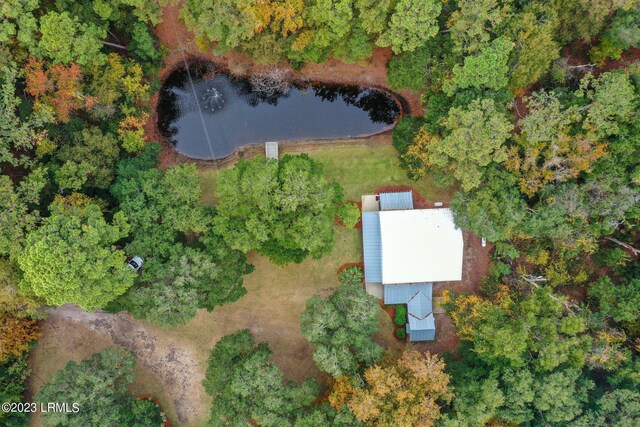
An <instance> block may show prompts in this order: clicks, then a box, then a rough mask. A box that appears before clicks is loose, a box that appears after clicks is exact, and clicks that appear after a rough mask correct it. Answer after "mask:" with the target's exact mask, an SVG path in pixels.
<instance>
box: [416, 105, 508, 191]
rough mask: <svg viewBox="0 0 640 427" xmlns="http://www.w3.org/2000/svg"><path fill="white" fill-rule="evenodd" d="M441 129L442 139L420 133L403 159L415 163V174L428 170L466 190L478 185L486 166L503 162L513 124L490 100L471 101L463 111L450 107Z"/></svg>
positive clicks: (461, 108)
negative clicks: (455, 181)
mask: <svg viewBox="0 0 640 427" xmlns="http://www.w3.org/2000/svg"><path fill="white" fill-rule="evenodd" d="M444 126H445V128H446V132H447V134H446V135H445V136H444V137H443V138H439V137H433V136H430V135H429V134H428V133H426V132H422V133H421V134H419V135H418V136H417V137H416V140H415V142H414V144H413V146H412V147H410V148H409V151H408V152H407V155H406V156H405V157H406V160H407V161H408V163H409V164H411V163H414V162H415V161H416V160H417V161H418V162H419V163H418V164H420V165H421V166H420V168H419V169H420V170H416V171H415V172H418V174H421V173H422V174H423V173H426V172H427V171H429V170H431V171H433V172H435V173H436V174H438V175H439V176H440V177H441V178H440V179H441V180H443V181H445V182H447V181H449V183H450V181H451V179H450V177H453V178H455V179H457V180H458V181H460V185H461V187H462V189H463V190H465V191H468V190H471V189H473V188H475V187H477V186H478V185H480V183H481V182H482V179H483V176H484V174H485V170H486V169H487V166H489V165H490V164H492V163H501V162H503V161H504V160H505V159H506V150H505V148H504V147H503V144H504V142H505V141H506V140H507V138H508V137H509V135H510V132H511V130H512V128H513V125H512V124H511V123H510V121H509V120H508V119H507V117H506V116H505V115H504V114H503V113H501V112H499V111H498V109H497V108H496V105H495V103H494V101H493V100H492V99H474V100H473V101H471V103H469V105H468V106H467V107H466V108H463V107H453V108H451V109H450V110H449V116H448V117H447V119H446V121H445V122H444Z"/></svg>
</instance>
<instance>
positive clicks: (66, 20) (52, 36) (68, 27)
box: [34, 11, 107, 65]
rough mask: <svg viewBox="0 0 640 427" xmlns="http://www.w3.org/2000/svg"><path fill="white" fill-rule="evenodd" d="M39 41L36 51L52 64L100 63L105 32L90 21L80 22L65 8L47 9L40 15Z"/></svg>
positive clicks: (101, 61)
mask: <svg viewBox="0 0 640 427" xmlns="http://www.w3.org/2000/svg"><path fill="white" fill-rule="evenodd" d="M40 33H41V37H40V41H39V43H38V48H37V51H36V52H34V53H35V54H36V55H37V56H39V57H41V58H47V59H50V60H52V61H53V63H54V64H70V63H71V62H77V63H78V64H80V65H89V64H92V63H98V64H101V63H103V62H104V60H105V55H104V54H103V53H101V52H100V50H101V48H102V40H104V39H105V38H106V36H107V31H106V30H105V29H104V28H101V27H99V26H96V25H95V24H92V23H80V22H79V21H78V19H77V18H74V17H72V16H71V15H69V13H67V12H62V13H58V12H54V11H51V12H48V13H47V14H46V15H44V16H42V18H40Z"/></svg>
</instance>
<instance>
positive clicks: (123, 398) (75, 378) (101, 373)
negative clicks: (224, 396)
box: [36, 347, 163, 427]
mask: <svg viewBox="0 0 640 427" xmlns="http://www.w3.org/2000/svg"><path fill="white" fill-rule="evenodd" d="M134 367H135V359H134V358H133V355H132V354H131V353H129V352H125V351H122V350H120V349H118V348H116V347H110V348H107V349H105V350H102V351H100V352H98V353H95V354H94V355H93V356H91V357H90V358H89V359H86V360H83V361H82V362H80V363H76V362H74V361H73V360H71V361H69V363H67V365H66V366H65V367H64V368H63V369H61V370H60V371H58V372H57V373H56V374H55V375H53V377H51V378H49V380H48V381H47V383H46V384H45V385H44V386H43V387H42V389H41V390H40V392H39V393H38V394H37V396H36V401H37V402H38V403H44V404H45V405H46V403H47V402H68V403H69V404H70V405H71V404H77V406H78V409H79V410H78V411H76V412H71V411H70V412H65V411H61V412H46V413H44V414H43V417H44V420H45V424H46V425H50V426H54V425H65V426H70V427H72V426H78V427H80V426H87V425H94V424H95V423H99V424H101V425H137V426H149V427H150V426H153V425H160V424H161V423H162V421H163V415H162V413H161V412H160V408H158V405H156V404H155V403H152V402H149V403H143V402H142V401H136V400H134V399H133V398H132V396H131V395H130V394H129V392H128V388H129V385H130V384H131V383H132V382H133V381H134V379H135V373H134Z"/></svg>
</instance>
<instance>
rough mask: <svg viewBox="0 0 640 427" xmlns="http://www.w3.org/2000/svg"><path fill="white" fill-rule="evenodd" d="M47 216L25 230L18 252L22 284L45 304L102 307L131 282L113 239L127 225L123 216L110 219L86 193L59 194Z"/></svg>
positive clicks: (124, 233)
mask: <svg viewBox="0 0 640 427" xmlns="http://www.w3.org/2000/svg"><path fill="white" fill-rule="evenodd" d="M50 210H51V216H49V217H48V218H46V219H44V221H43V224H42V226H41V227H40V228H38V229H36V230H35V231H32V232H31V233H29V235H28V236H27V239H26V243H25V248H24V250H23V251H22V252H21V253H20V254H19V255H18V259H17V260H18V265H19V266H20V269H21V271H22V273H23V277H22V281H21V282H20V289H21V290H22V291H23V292H26V293H30V294H34V295H36V296H37V297H40V298H42V299H43V300H44V301H45V302H46V303H47V304H49V305H62V304H67V303H74V304H77V305H78V306H80V307H82V308H84V309H85V310H94V309H96V308H99V307H102V306H104V305H105V304H107V303H108V302H109V301H111V300H113V299H114V298H115V297H117V296H118V295H120V294H122V293H124V292H125V291H126V290H127V289H128V288H129V287H131V285H132V284H133V277H134V275H133V273H132V272H131V270H130V269H129V268H128V267H127V266H126V264H125V255H124V252H122V251H121V250H118V249H115V247H114V246H113V245H114V244H115V242H117V241H118V240H120V239H121V238H123V237H125V236H126V235H127V233H128V231H129V226H128V224H127V222H126V221H127V220H126V217H125V216H124V215H123V214H122V213H116V214H115V215H114V219H113V224H108V223H107V222H106V221H105V219H104V216H103V215H102V212H101V211H100V208H99V207H98V205H96V204H95V202H93V201H92V200H91V199H89V198H87V197H86V196H82V195H78V194H74V195H71V196H69V197H67V198H63V197H59V196H58V197H57V198H56V200H55V201H54V203H53V204H52V205H51V207H50Z"/></svg>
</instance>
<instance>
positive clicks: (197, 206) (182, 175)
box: [111, 164, 210, 234]
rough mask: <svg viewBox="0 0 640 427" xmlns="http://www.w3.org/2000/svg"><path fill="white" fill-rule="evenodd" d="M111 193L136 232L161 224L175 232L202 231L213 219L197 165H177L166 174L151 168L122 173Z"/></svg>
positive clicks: (143, 231)
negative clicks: (207, 211)
mask: <svg viewBox="0 0 640 427" xmlns="http://www.w3.org/2000/svg"><path fill="white" fill-rule="evenodd" d="M111 193H112V194H113V195H114V196H115V197H116V198H117V199H118V201H119V202H120V208H121V209H122V211H123V212H124V213H125V214H126V216H127V217H128V218H130V221H131V225H132V228H133V230H135V232H136V233H137V234H143V233H145V232H146V231H148V230H149V229H150V228H154V227H157V226H158V224H162V225H163V226H165V227H167V228H168V229H169V230H171V231H173V232H174V233H182V234H189V233H203V232H205V231H206V230H207V226H208V224H209V222H210V221H209V218H208V217H207V215H206V212H205V209H204V207H203V205H202V202H201V201H200V195H201V189H200V179H199V178H198V171H197V169H196V167H195V165H186V164H185V165H180V166H175V167H172V168H168V169H167V170H166V171H165V172H164V173H163V172H162V171H160V170H158V169H154V168H149V169H146V170H138V171H135V172H133V174H132V176H119V177H118V179H117V180H116V182H115V184H114V185H113V186H112V188H111Z"/></svg>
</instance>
